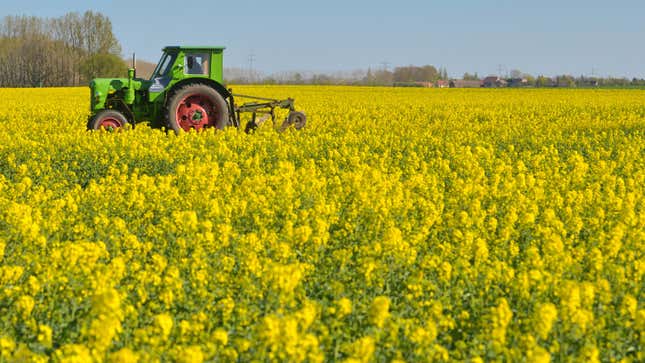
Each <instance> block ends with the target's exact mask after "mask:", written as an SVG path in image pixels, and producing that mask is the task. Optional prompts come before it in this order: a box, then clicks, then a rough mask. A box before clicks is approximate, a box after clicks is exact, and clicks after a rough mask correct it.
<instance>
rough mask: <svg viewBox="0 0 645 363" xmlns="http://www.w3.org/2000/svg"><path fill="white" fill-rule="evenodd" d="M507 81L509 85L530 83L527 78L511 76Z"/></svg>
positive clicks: (521, 85) (518, 85)
mask: <svg viewBox="0 0 645 363" xmlns="http://www.w3.org/2000/svg"><path fill="white" fill-rule="evenodd" d="M506 82H507V84H508V87H526V86H528V84H529V81H528V80H527V79H526V78H509V79H508V80H507V81H506Z"/></svg>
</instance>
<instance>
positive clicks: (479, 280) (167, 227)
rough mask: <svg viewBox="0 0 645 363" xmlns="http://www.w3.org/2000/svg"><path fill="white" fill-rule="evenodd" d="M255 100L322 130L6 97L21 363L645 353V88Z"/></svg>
mask: <svg viewBox="0 0 645 363" xmlns="http://www.w3.org/2000/svg"><path fill="white" fill-rule="evenodd" d="M235 91H237V92H240V93H250V94H258V95H265V96H274V97H286V96H292V97H294V98H296V104H297V105H298V108H299V109H302V110H303V111H305V112H306V113H307V115H308V118H309V123H308V125H307V127H306V128H305V129H304V130H302V131H294V130H288V131H287V132H285V133H277V132H275V131H273V130H272V129H271V127H270V125H268V124H265V125H263V126H262V127H261V128H260V129H258V130H257V132H256V134H254V135H247V134H245V133H243V132H242V131H238V130H236V129H227V130H225V131H214V130H208V131H206V132H203V133H185V134H181V135H178V136H176V135H175V134H174V133H173V134H166V133H164V132H162V131H160V130H152V129H150V128H148V127H145V126H143V127H137V128H135V129H134V130H129V131H126V132H121V133H106V132H87V131H86V130H85V122H86V117H87V114H88V109H89V100H88V98H89V91H88V89H87V88H73V89H39V90H18V89H0V362H47V361H53V362H167V361H176V362H202V361H208V362H220V361H221V362H235V361H238V362H248V361H258V362H265V361H288V362H301V361H302V362H324V361H345V362H430V361H433V362H434V361H438V362H441V361H462V362H492V361H500V362H550V361H554V362H568V361H576V362H578V361H580V362H583V361H584V362H598V361H607V362H612V361H624V362H637V361H640V362H642V361H643V360H645V355H644V353H643V346H645V335H644V334H643V330H644V329H645V297H644V295H643V291H644V286H645V283H644V281H643V273H644V270H645V257H644V256H645V91H636V90H634V91H629V90H479V89H477V90H432V89H392V88H359V87H305V86H301V87H287V86H282V87H239V88H236V89H235Z"/></svg>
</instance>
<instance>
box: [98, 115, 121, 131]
mask: <svg viewBox="0 0 645 363" xmlns="http://www.w3.org/2000/svg"><path fill="white" fill-rule="evenodd" d="M122 127H123V122H121V120H119V119H117V118H114V117H110V116H108V117H105V118H103V119H101V121H99V129H100V128H104V129H106V130H108V131H114V130H117V129H120V128H122Z"/></svg>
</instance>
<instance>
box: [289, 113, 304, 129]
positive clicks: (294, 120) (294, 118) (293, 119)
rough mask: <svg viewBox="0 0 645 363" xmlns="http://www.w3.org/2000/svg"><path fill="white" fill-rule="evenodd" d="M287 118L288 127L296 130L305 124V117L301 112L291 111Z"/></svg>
mask: <svg viewBox="0 0 645 363" xmlns="http://www.w3.org/2000/svg"><path fill="white" fill-rule="evenodd" d="M287 117H288V122H289V125H293V127H294V128H295V129H296V130H300V129H301V128H303V127H305V125H306V124H307V116H306V115H305V114H304V113H303V112H300V111H291V112H289V116H287Z"/></svg>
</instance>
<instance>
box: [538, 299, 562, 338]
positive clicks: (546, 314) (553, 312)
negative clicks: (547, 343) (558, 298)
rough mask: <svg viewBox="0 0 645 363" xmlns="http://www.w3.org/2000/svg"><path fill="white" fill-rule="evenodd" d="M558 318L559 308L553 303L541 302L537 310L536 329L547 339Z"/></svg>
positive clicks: (541, 336)
mask: <svg viewBox="0 0 645 363" xmlns="http://www.w3.org/2000/svg"><path fill="white" fill-rule="evenodd" d="M557 318H558V310H557V309H556V308H555V305H553V304H551V303H544V304H540V305H539V306H538V308H537V310H536V312H535V316H534V321H535V329H536V330H537V333H538V335H539V336H540V338H542V339H547V337H548V336H549V333H550V332H551V328H552V327H553V323H554V322H555V321H556V319H557Z"/></svg>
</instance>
